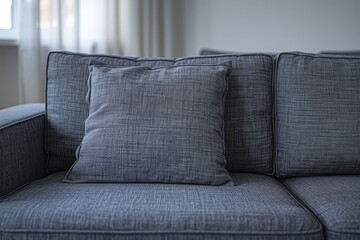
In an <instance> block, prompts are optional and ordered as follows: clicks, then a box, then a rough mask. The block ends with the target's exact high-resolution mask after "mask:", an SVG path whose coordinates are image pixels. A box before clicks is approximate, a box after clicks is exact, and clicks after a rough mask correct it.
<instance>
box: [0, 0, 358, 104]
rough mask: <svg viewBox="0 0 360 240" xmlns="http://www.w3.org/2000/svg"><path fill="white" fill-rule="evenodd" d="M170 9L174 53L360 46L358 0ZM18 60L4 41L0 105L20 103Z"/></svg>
mask: <svg viewBox="0 0 360 240" xmlns="http://www.w3.org/2000/svg"><path fill="white" fill-rule="evenodd" d="M169 1H175V0H169ZM169 15H172V17H173V21H174V22H172V23H169V24H171V25H172V26H173V28H174V29H173V30H172V31H170V32H171V33H170V34H172V35H171V38H172V41H171V42H172V44H173V46H170V47H172V48H173V52H172V54H173V55H174V56H189V55H197V54H198V52H199V50H200V49H201V48H203V47H208V48H215V49H220V50H228V51H239V52H280V51H294V50H296V51H304V52H318V51H321V50H354V49H358V50H360V0H177V1H176V2H175V4H174V5H173V9H171V10H169ZM166 37H170V36H166ZM17 64H18V63H17V48H16V47H14V46H0V108H3V107H7V106H12V105H16V104H18V98H19V90H18V74H17Z"/></svg>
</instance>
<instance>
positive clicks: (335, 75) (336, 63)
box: [275, 53, 360, 177]
mask: <svg viewBox="0 0 360 240" xmlns="http://www.w3.org/2000/svg"><path fill="white" fill-rule="evenodd" d="M275 84H276V87H275V88H276V102H275V117H276V120H275V129H276V165H277V175H278V176H279V177H290V176H305V175H323V174H359V173H360V161H359V159H360V145H359V143H360V58H356V57H344V56H326V55H312V54H301V53H284V54H281V55H280V56H279V58H278V62H277V77H276V83H275Z"/></svg>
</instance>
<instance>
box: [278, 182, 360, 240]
mask: <svg viewBox="0 0 360 240" xmlns="http://www.w3.org/2000/svg"><path fill="white" fill-rule="evenodd" d="M284 183H285V184H286V185H287V186H288V187H289V188H290V189H291V190H292V191H293V192H294V193H295V194H296V195H297V196H298V197H299V198H300V199H301V200H302V201H303V202H304V203H306V204H307V205H308V206H309V207H310V209H311V210H312V211H313V212H314V213H315V214H316V215H317V217H318V218H319V219H320V221H321V222H322V223H323V225H324V226H325V232H326V239H328V240H340V239H341V240H355V239H360V176H322V177H299V178H290V179H286V180H284Z"/></svg>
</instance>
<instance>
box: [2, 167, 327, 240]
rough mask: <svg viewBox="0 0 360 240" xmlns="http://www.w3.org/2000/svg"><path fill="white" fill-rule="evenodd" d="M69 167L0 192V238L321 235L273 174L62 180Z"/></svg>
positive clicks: (287, 236) (276, 236) (269, 237)
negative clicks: (184, 180)
mask: <svg viewBox="0 0 360 240" xmlns="http://www.w3.org/2000/svg"><path fill="white" fill-rule="evenodd" d="M64 174H65V173H64V172H62V173H61V172H60V173H55V174H52V175H50V176H49V177H47V178H45V179H42V180H39V181H36V182H34V183H32V184H31V185H28V186H27V187H25V188H23V189H21V190H19V191H18V192H17V193H15V194H12V195H10V196H8V197H6V198H5V199H2V200H0V238H1V237H3V236H7V237H9V236H16V237H19V239H25V238H26V237H27V236H32V237H34V236H37V237H39V238H40V237H43V236H51V235H52V236H56V237H58V238H59V239H63V238H64V236H65V237H68V238H69V239H75V238H77V237H80V238H81V237H83V238H84V237H86V236H91V238H90V239H109V238H111V239H112V238H116V237H118V238H119V239H122V238H123V239H125V238H126V239H128V238H130V239H132V238H136V237H138V238H146V239H173V238H175V239H189V238H190V239H220V238H226V239H228V238H230V239H235V238H236V239H322V238H321V234H322V229H321V226H320V225H319V223H318V222H317V220H315V219H314V217H313V216H312V215H311V214H310V213H309V212H308V211H307V210H305V209H304V208H303V207H302V206H300V205H299V204H298V203H297V202H296V201H295V200H294V199H293V198H292V197H291V196H290V195H289V194H288V193H287V192H286V191H285V190H284V188H283V186H282V185H281V183H280V182H278V181H276V180H274V179H273V178H272V177H268V176H264V175H257V174H241V173H240V174H232V175H231V177H232V178H233V179H234V181H235V183H236V184H237V186H220V187H219V186H206V185H189V184H141V183H138V184H136V183H128V184H127V183H123V184H111V183H106V184H101V183H98V184H93V183H91V184H89V183H83V184H65V183H62V179H63V178H64ZM80 234H84V235H83V236H80ZM34 238H35V237H34Z"/></svg>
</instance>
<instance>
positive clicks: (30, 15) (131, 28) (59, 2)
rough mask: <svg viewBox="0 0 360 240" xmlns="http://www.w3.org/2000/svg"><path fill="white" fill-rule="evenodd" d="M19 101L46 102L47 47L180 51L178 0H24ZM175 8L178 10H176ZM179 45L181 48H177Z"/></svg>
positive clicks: (150, 52)
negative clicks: (175, 25) (178, 42)
mask: <svg viewBox="0 0 360 240" xmlns="http://www.w3.org/2000/svg"><path fill="white" fill-rule="evenodd" d="M19 3H20V16H21V19H20V39H19V86H20V90H19V91H20V102H21V103H28V102H43V101H44V92H45V78H46V59H47V54H48V53H49V51H59V50H61V51H63V50H64V51H73V52H81V53H95V54H122V55H128V56H130V55H131V56H176V55H181V53H180V52H181V48H180V47H179V44H176V43H177V41H178V38H176V34H179V28H177V29H175V28H174V24H175V23H176V24H177V25H178V23H177V22H179V19H176V16H177V17H179V16H181V12H180V13H179V11H181V7H179V6H180V5H181V1H180V0H20V1H19ZM175 13H176V14H175ZM179 49H180V50H179Z"/></svg>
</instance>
